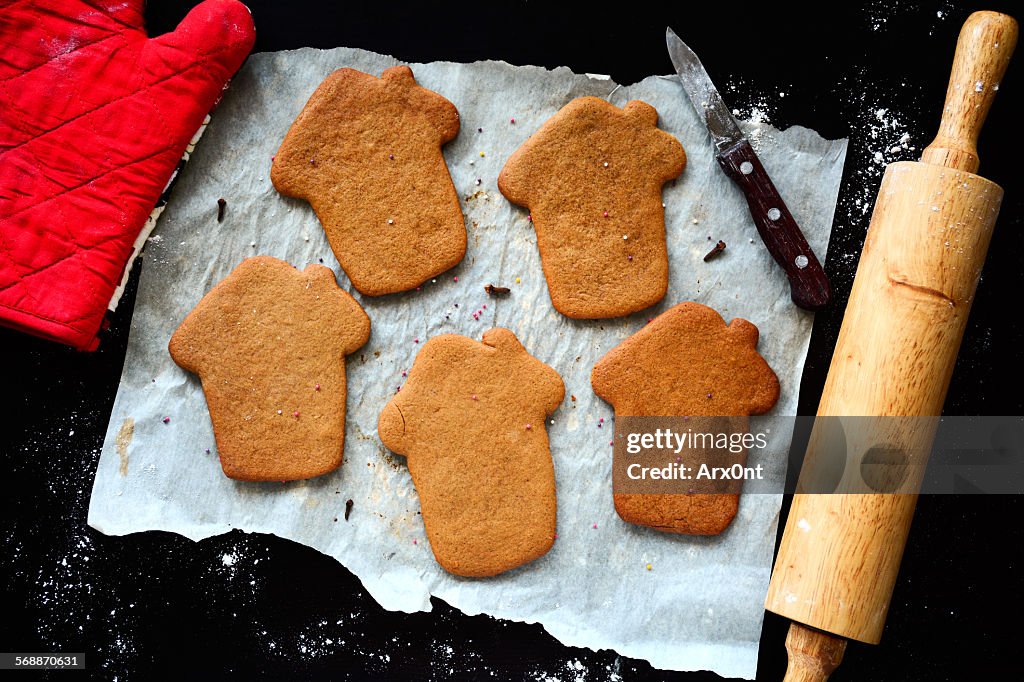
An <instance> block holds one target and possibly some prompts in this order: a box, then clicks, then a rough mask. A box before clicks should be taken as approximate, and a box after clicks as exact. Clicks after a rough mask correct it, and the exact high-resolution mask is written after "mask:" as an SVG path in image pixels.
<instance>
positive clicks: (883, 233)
mask: <svg viewBox="0 0 1024 682" xmlns="http://www.w3.org/2000/svg"><path fill="white" fill-rule="evenodd" d="M1016 42H1017V24H1016V22H1015V21H1014V20H1013V19H1012V18H1010V17H1008V16H1005V15H1002V14H998V13H995V12H976V13H974V14H972V15H971V16H970V17H969V18H968V19H967V21H966V23H965V24H964V26H963V29H962V30H961V32H960V37H959V40H958V42H957V48H956V56H955V58H954V61H953V69H952V74H951V76H950V80H949V88H948V90H947V92H946V104H945V108H944V109H943V114H942V123H941V125H940V127H939V133H938V136H937V137H936V138H935V140H934V141H933V142H932V143H931V145H929V146H928V148H927V149H925V150H924V153H923V154H922V156H921V161H920V162H917V163H915V162H900V163H893V164H891V165H889V167H888V168H887V169H886V172H885V176H884V177H883V178H882V184H881V187H880V188H879V192H878V198H877V201H876V203H875V209H874V212H873V214H872V217H871V224H870V227H869V228H868V233H867V238H866V240H865V242H864V250H863V253H862V254H861V258H860V264H859V266H858V269H857V275H856V278H855V279H854V282H853V290H852V292H851V294H850V301H849V304H848V305H847V308H846V313H845V316H844V318H843V325H842V328H841V330H840V333H839V340H838V342H837V345H836V349H835V354H834V355H833V357H832V364H831V366H830V368H829V372H828V378H827V380H826V382H825V388H824V392H823V394H822V398H821V403H820V405H819V407H818V415H819V416H823V415H824V416H833V415H835V416H843V415H856V416H859V415H868V416H886V417H888V416H907V417H920V416H938V415H940V414H941V411H942V405H943V402H944V401H945V398H946V391H947V389H948V388H949V380H950V377H951V376H952V373H953V365H954V363H955V361H956V356H957V352H958V351H959V348H960V342H961V339H962V338H963V333H964V327H965V326H966V324H967V316H968V313H969V312H970V309H971V302H972V300H973V298H974V293H975V289H976V287H977V284H978V277H979V275H980V274H981V268H982V265H983V264H984V262H985V254H986V252H987V250H988V245H989V239H990V237H991V235H992V228H993V225H994V224H995V220H996V216H997V214H998V212H999V205H1000V202H1001V200H1002V195H1003V191H1002V189H1001V188H1000V187H999V186H998V185H996V184H994V183H992V182H989V181H988V180H985V179H984V178H982V177H979V176H977V175H974V172H975V171H977V169H978V153H977V148H976V142H977V138H978V133H979V131H980V129H981V126H982V124H983V123H984V120H985V117H986V115H987V113H988V109H989V106H990V105H991V103H992V99H993V96H994V95H995V92H996V90H997V89H998V85H999V81H1000V80H1001V79H1002V76H1003V74H1004V73H1005V71H1006V67H1007V64H1008V63H1009V60H1010V56H1011V54H1012V53H1013V49H1014V46H1015V45H1016ZM819 421H821V420H819ZM879 421H882V420H879ZM922 421H927V420H922ZM931 438H932V432H931V431H929V430H928V429H923V430H921V432H919V433H916V434H914V435H913V437H910V438H909V440H910V441H913V442H912V443H910V444H911V445H912V446H914V447H918V448H921V447H924V450H925V452H927V451H928V450H930V446H931V441H930V440H929V439H931ZM904 445H906V444H904ZM821 447H822V439H816V438H815V434H814V433H812V436H811V440H810V442H809V445H808V453H807V460H805V465H804V470H803V471H804V472H806V471H807V467H808V466H813V464H814V462H813V460H814V458H815V457H816V456H818V455H819V454H820V453H819V452H816V450H820V449H821ZM862 456H863V453H861V454H860V455H858V454H857V452H856V451H852V452H849V453H848V458H849V459H848V462H847V465H846V469H845V472H844V473H843V477H844V478H845V479H849V478H850V477H856V476H858V475H859V472H860V471H862V468H861V467H860V466H859V463H860V462H858V457H862ZM849 483H850V482H849V480H846V481H845V482H844V486H845V487H842V488H840V489H842V490H848V489H850V487H849ZM805 489H806V488H805ZM875 489H877V487H876V488H875ZM916 502H917V496H916V494H877V493H875V494H827V495H826V494H802V493H800V492H799V490H798V492H797V494H796V495H794V497H793V506H792V509H791V510H790V512H789V518H788V519H787V522H786V529H785V532H784V535H783V537H782V544H781V546H780V548H779V554H778V557H777V558H776V561H775V568H774V570H773V573H772V578H771V583H770V585H769V587H768V595H767V598H766V600H765V606H766V608H767V609H768V610H769V611H773V612H775V613H778V614H780V615H782V616H785V617H787V618H789V619H791V620H793V621H794V623H793V624H792V625H791V627H790V631H789V636H788V637H787V639H786V648H787V649H788V651H789V669H788V670H787V673H786V677H785V679H786V680H787V681H788V682H797V681H808V682H809V681H812V680H826V679H828V676H829V675H830V674H831V672H832V671H833V670H834V669H835V668H836V666H837V665H839V662H840V661H841V660H842V656H843V651H844V649H845V647H846V640H847V639H854V640H857V641H861V642H868V643H872V644H877V643H878V642H879V640H880V639H881V636H882V628H883V626H884V624H885V616H886V612H887V610H888V608H889V600H890V598H891V596H892V589H893V584H894V583H895V581H896V573H897V571H898V569H899V564H900V560H901V558H902V556H903V548H904V545H905V544H906V539H907V533H908V531H909V528H910V521H911V517H912V516H913V513H914V506H915V504H916Z"/></svg>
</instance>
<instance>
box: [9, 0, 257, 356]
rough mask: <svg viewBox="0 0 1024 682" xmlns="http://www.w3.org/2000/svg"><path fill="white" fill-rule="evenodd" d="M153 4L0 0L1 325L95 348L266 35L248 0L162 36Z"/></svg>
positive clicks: (209, 4)
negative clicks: (155, 27)
mask: <svg viewBox="0 0 1024 682" xmlns="http://www.w3.org/2000/svg"><path fill="white" fill-rule="evenodd" d="M143 5H144V0H88V1H86V0H46V1H40V0H13V1H2V0H0V324H3V325H6V326H9V327H14V328H16V329H20V330H22V331H25V332H28V333H30V334H35V335H37V336H42V337H44V338H48V339H52V340H54V341H59V342H61V343H65V344H68V345H70V346H74V347H75V348H79V349H83V350H92V349H95V348H96V346H97V345H98V343H99V341H98V339H97V336H96V335H97V333H98V332H99V329H100V325H101V323H102V322H103V316H104V313H105V311H106V308H107V304H108V302H109V301H110V299H111V295H112V294H113V292H114V289H115V288H116V286H117V284H118V282H119V280H120V277H121V274H122V272H123V271H124V268H125V266H126V265H127V262H128V258H129V257H130V256H131V254H132V245H133V242H134V240H135V238H136V236H137V235H138V234H139V231H140V230H141V229H142V227H143V225H144V224H145V222H146V218H147V216H148V215H149V213H150V211H152V209H153V207H154V205H155V204H156V202H157V200H158V199H159V197H160V194H161V192H162V191H163V190H164V188H165V186H166V185H167V183H168V181H169V180H170V178H171V176H172V174H173V172H174V170H175V167H176V166H177V164H178V162H179V161H180V159H181V157H182V153H183V152H184V151H185V147H186V146H187V145H188V143H189V141H190V139H191V138H192V135H193V134H194V133H195V132H196V130H197V129H198V128H199V126H200V124H202V122H203V119H204V118H205V117H206V114H208V113H209V112H210V110H211V109H212V108H213V106H214V104H216V102H217V100H218V99H219V97H220V94H221V92H222V91H223V89H224V86H225V84H226V83H227V81H228V79H229V78H231V76H232V75H233V74H234V73H235V71H237V70H238V68H239V67H240V66H241V64H242V62H243V61H244V60H245V57H246V55H248V53H249V50H251V49H252V45H253V42H254V40H255V29H254V27H253V21H252V16H251V15H250V13H249V10H248V9H247V8H246V7H245V5H243V4H241V3H239V2H237V1H236V0H205V2H202V3H201V4H199V5H198V6H197V7H195V8H194V9H193V10H192V11H191V12H190V13H189V14H188V16H187V17H185V19H184V20H183V21H182V22H181V24H180V25H179V26H178V28H177V30H175V31H174V32H173V33H168V34H166V35H162V36H160V37H158V38H154V39H152V40H150V39H148V38H147V37H146V32H145V30H144V28H143V16H142V9H143Z"/></svg>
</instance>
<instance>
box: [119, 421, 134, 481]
mask: <svg viewBox="0 0 1024 682" xmlns="http://www.w3.org/2000/svg"><path fill="white" fill-rule="evenodd" d="M134 435H135V419H133V418H132V417H125V420H124V421H123V422H121V428H120V429H118V431H117V436H116V437H115V438H114V443H115V444H116V445H117V456H118V458H119V459H120V460H121V464H120V466H119V467H118V469H117V471H118V473H120V474H121V475H122V476H127V475H128V446H129V445H131V444H132V436H134Z"/></svg>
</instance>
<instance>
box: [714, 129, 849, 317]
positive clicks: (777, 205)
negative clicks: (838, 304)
mask: <svg viewBox="0 0 1024 682" xmlns="http://www.w3.org/2000/svg"><path fill="white" fill-rule="evenodd" d="M717 159H718V164H719V165H720V166H721V167H722V170H724V171H725V173H726V175H728V176H729V177H730V178H732V179H733V181H734V182H735V183H736V184H737V185H739V187H740V189H742V190H743V194H744V195H745V196H746V197H747V205H748V206H749V207H750V215H751V217H753V219H754V224H755V225H756V226H757V232H758V234H760V235H761V240H762V241H763V242H764V245H765V246H767V247H768V252H769V253H770V254H772V258H774V259H775V262H776V263H778V264H779V265H780V266H782V269H783V270H785V272H786V277H788V278H789V286H790V296H791V297H792V298H793V303H796V304H797V305H798V306H800V307H801V308H803V309H804V310H811V311H814V310H821V309H822V308H824V307H825V306H826V305H828V302H829V300H831V298H832V288H831V286H830V285H829V282H828V277H827V276H826V275H825V270H824V269H823V268H822V267H821V263H819V262H818V259H817V257H815V255H814V252H813V251H812V250H811V247H810V246H809V245H808V244H807V240H806V239H804V235H803V233H802V232H801V231H800V227H799V226H798V225H797V224H796V220H794V219H793V214H792V213H790V212H789V209H788V208H787V207H786V202H784V201H783V200H782V197H781V196H779V191H778V190H777V189H775V185H774V184H773V183H772V180H771V178H770V177H768V173H767V172H766V171H765V169H764V166H762V165H761V160H760V159H758V158H757V154H756V153H754V149H753V147H751V146H750V142H748V141H747V140H741V141H740V142H738V143H736V144H734V145H733V146H731V147H729V148H728V149H726V150H725V151H723V152H721V153H720V154H719V155H718V156H717Z"/></svg>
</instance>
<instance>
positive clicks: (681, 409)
mask: <svg viewBox="0 0 1024 682" xmlns="http://www.w3.org/2000/svg"><path fill="white" fill-rule="evenodd" d="M757 339H758V331H757V327H755V326H754V325H753V324H751V323H750V322H747V321H746V320H741V319H739V318H737V319H734V320H733V321H732V322H731V323H730V324H728V325H726V323H725V320H723V319H722V317H721V315H719V314H718V313H717V312H716V311H714V310H713V309H711V308H709V307H707V306H703V305H700V304H699V303H689V302H687V303H680V304H679V305H676V306H674V307H672V308H670V309H669V310H666V311H665V312H664V313H662V314H661V315H659V316H658V317H656V318H655V319H654V320H653V321H652V322H650V323H649V324H648V325H646V326H645V327H643V328H642V329H641V330H640V331H638V332H636V333H635V334H633V335H632V336H630V337H629V338H628V339H626V340H625V341H623V342H622V343H621V344H619V345H618V346H616V347H615V348H613V349H612V350H610V351H609V352H608V353H607V355H605V356H604V357H603V358H601V360H600V361H598V363H597V364H596V365H594V369H593V371H592V372H591V375H590V383H591V386H593V388H594V392H595V393H596V394H597V395H598V396H600V397H601V398H603V399H604V400H606V401H608V402H609V403H611V404H612V406H613V407H614V408H615V417H616V419H619V418H620V417H623V416H640V417H666V416H686V417H702V416H711V417H743V418H746V417H747V416H749V415H752V414H763V413H765V412H767V411H768V410H770V409H771V408H772V407H773V406H774V405H775V403H776V401H777V400H778V399H779V380H778V378H777V377H776V376H775V372H773V371H772V369H771V368H770V367H769V366H768V363H767V362H765V361H764V358H762V357H761V356H760V355H759V354H758V352H757V350H756V348H757ZM743 457H744V460H745V452H744V454H743ZM614 497H615V510H616V511H617V512H618V514H619V516H620V517H621V518H622V519H623V520H624V521H627V522H629V523H635V524H639V525H642V526H651V527H653V528H657V529H658V530H663V531H667V532H670V533H688V534H692V535H714V534H717V533H720V532H722V531H723V530H725V528H726V527H727V526H728V525H729V523H730V522H731V521H732V519H733V517H734V516H735V515H736V510H737V508H738V505H739V495H736V494H699V493H697V494H686V493H679V494H615V496H614Z"/></svg>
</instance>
